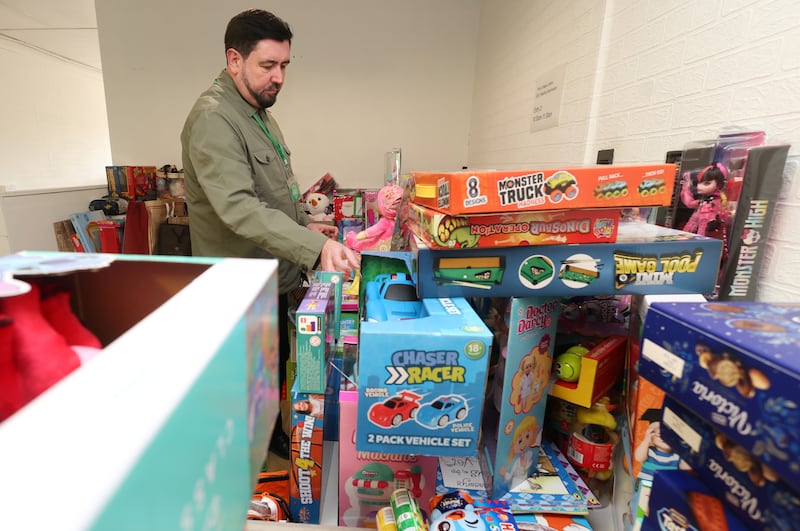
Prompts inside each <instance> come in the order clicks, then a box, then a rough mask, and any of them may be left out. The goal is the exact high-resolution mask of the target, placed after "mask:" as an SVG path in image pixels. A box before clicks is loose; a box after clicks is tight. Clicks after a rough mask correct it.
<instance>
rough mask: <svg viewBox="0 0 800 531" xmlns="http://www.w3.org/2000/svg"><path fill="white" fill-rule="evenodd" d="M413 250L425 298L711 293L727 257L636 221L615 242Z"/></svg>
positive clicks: (716, 245) (690, 237)
mask: <svg viewBox="0 0 800 531" xmlns="http://www.w3.org/2000/svg"><path fill="white" fill-rule="evenodd" d="M411 247H412V250H413V251H414V252H415V253H416V261H412V262H413V263H415V265H416V271H415V273H416V282H417V292H418V294H419V296H420V297H422V298H428V297H473V296H475V297H514V296H531V295H541V296H558V297H575V296H579V295H580V296H585V295H625V294H628V295H650V294H675V293H711V292H712V291H713V290H714V286H715V283H716V278H717V271H718V269H719V259H720V254H721V252H722V242H721V241H720V240H717V239H715V238H710V237H707V236H700V235H697V234H691V233H688V232H683V231H679V230H675V229H668V228H665V227H659V226H656V225H650V224H647V223H636V222H634V223H631V222H622V223H620V226H619V230H618V233H617V241H616V242H615V243H587V244H580V245H530V246H517V247H495V248H475V249H431V248H430V247H428V246H427V245H425V242H424V241H423V240H422V239H420V238H419V237H414V238H412V240H411Z"/></svg>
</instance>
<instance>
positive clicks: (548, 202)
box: [411, 164, 675, 215]
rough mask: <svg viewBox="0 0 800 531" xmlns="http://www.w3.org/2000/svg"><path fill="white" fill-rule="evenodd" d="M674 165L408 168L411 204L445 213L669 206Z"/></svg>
mask: <svg viewBox="0 0 800 531" xmlns="http://www.w3.org/2000/svg"><path fill="white" fill-rule="evenodd" d="M674 175H675V165H674V164H649V165H644V164H642V165H630V166H627V165H609V164H604V165H598V166H586V167H579V168H550V169H524V170H497V171H455V172H411V179H412V180H413V184H414V187H413V189H412V202H414V203H416V204H418V205H422V206H426V207H429V208H433V209H435V210H438V211H440V212H443V213H445V214H450V215H457V214H493V213H498V212H518V211H522V210H559V209H578V208H606V207H644V206H662V205H669V204H670V200H671V198H672V188H673V186H674V184H675V182H674Z"/></svg>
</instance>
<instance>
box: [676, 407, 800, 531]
mask: <svg viewBox="0 0 800 531" xmlns="http://www.w3.org/2000/svg"><path fill="white" fill-rule="evenodd" d="M661 424H662V427H661V436H662V437H663V439H664V442H665V443H667V444H668V445H670V446H671V447H672V448H673V449H675V451H676V452H677V453H678V454H680V456H681V457H682V458H683V459H684V460H685V461H686V462H687V463H688V464H689V466H691V467H692V470H694V471H695V472H696V473H697V475H698V476H699V477H700V479H702V480H703V481H704V482H705V484H706V485H708V488H709V489H710V490H711V491H712V492H714V493H715V494H716V495H717V497H719V498H720V499H722V500H724V501H725V502H727V504H728V506H729V507H730V508H731V511H732V512H733V513H734V514H736V516H738V517H739V519H740V520H741V521H742V522H744V523H745V524H747V525H748V526H750V527H752V528H753V529H792V528H793V527H794V526H796V525H797V522H799V521H800V494H798V493H797V492H796V491H795V490H794V489H792V488H790V487H789V486H788V485H787V484H786V482H785V481H783V480H782V479H781V477H780V476H779V475H778V472H776V471H775V470H774V469H773V468H772V467H770V466H768V465H765V464H763V463H762V462H761V461H760V460H759V459H758V458H757V457H756V456H754V455H753V454H752V453H751V452H749V451H747V450H745V449H744V448H743V447H742V446H740V445H739V444H737V443H736V442H734V441H733V439H731V438H730V437H728V436H727V435H725V434H723V433H721V432H719V431H718V430H716V429H715V428H714V427H712V426H711V425H710V424H709V423H707V422H706V421H704V420H703V419H702V418H700V417H699V416H698V415H696V414H695V413H693V412H692V411H690V410H689V409H687V408H685V407H683V406H681V405H680V404H678V403H677V402H676V401H675V400H674V399H672V398H671V397H669V396H667V398H666V399H665V401H664V414H663V418H662V420H661Z"/></svg>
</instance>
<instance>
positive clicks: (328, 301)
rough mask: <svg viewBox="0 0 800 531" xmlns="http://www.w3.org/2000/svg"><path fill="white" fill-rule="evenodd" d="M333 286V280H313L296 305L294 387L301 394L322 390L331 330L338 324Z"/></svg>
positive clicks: (332, 339) (330, 349)
mask: <svg viewBox="0 0 800 531" xmlns="http://www.w3.org/2000/svg"><path fill="white" fill-rule="evenodd" d="M335 288H336V285H335V284H334V283H333V282H314V283H312V284H311V286H310V287H309V288H308V291H307V292H306V295H305V297H303V300H302V301H301V302H300V305H299V306H298V307H297V315H296V320H295V322H296V333H297V375H296V376H295V386H296V387H297V391H299V392H301V393H324V392H325V383H326V370H327V368H326V366H327V363H328V360H329V359H330V358H331V357H332V356H333V350H334V348H335V342H336V336H335V335H334V333H335V330H336V329H337V328H338V327H339V322H338V320H337V317H336V313H337V312H336V297H335V292H336V289H335ZM340 292H341V288H340Z"/></svg>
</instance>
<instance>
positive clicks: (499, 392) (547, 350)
mask: <svg viewBox="0 0 800 531" xmlns="http://www.w3.org/2000/svg"><path fill="white" fill-rule="evenodd" d="M507 304H508V310H507V312H506V314H507V316H506V319H507V327H508V332H507V337H504V338H502V340H501V342H502V343H505V346H504V347H503V348H502V349H501V355H500V357H499V360H498V362H497V364H496V365H495V366H494V368H493V371H492V377H491V379H490V383H489V389H490V392H489V393H488V394H489V396H491V397H492V400H487V405H486V408H485V409H486V411H485V413H484V415H483V428H482V433H483V437H482V444H481V447H482V450H483V451H484V453H485V455H486V462H487V464H488V469H489V470H488V475H489V477H487V478H486V480H487V481H486V482H487V487H488V489H489V491H490V493H491V495H492V497H493V498H500V497H501V496H503V495H504V494H506V493H507V492H509V491H510V490H511V489H513V488H514V487H516V486H518V485H519V484H521V483H524V482H526V481H527V480H528V478H529V477H531V476H533V475H534V474H535V472H536V467H537V463H538V457H539V449H540V446H541V440H542V428H543V426H544V413H545V405H546V403H547V389H548V387H549V381H550V365H551V364H552V360H553V346H554V345H555V335H556V325H557V323H558V314H559V311H560V310H561V302H560V300H559V299H557V298H548V297H512V298H510V299H509V301H508V303H507Z"/></svg>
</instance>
